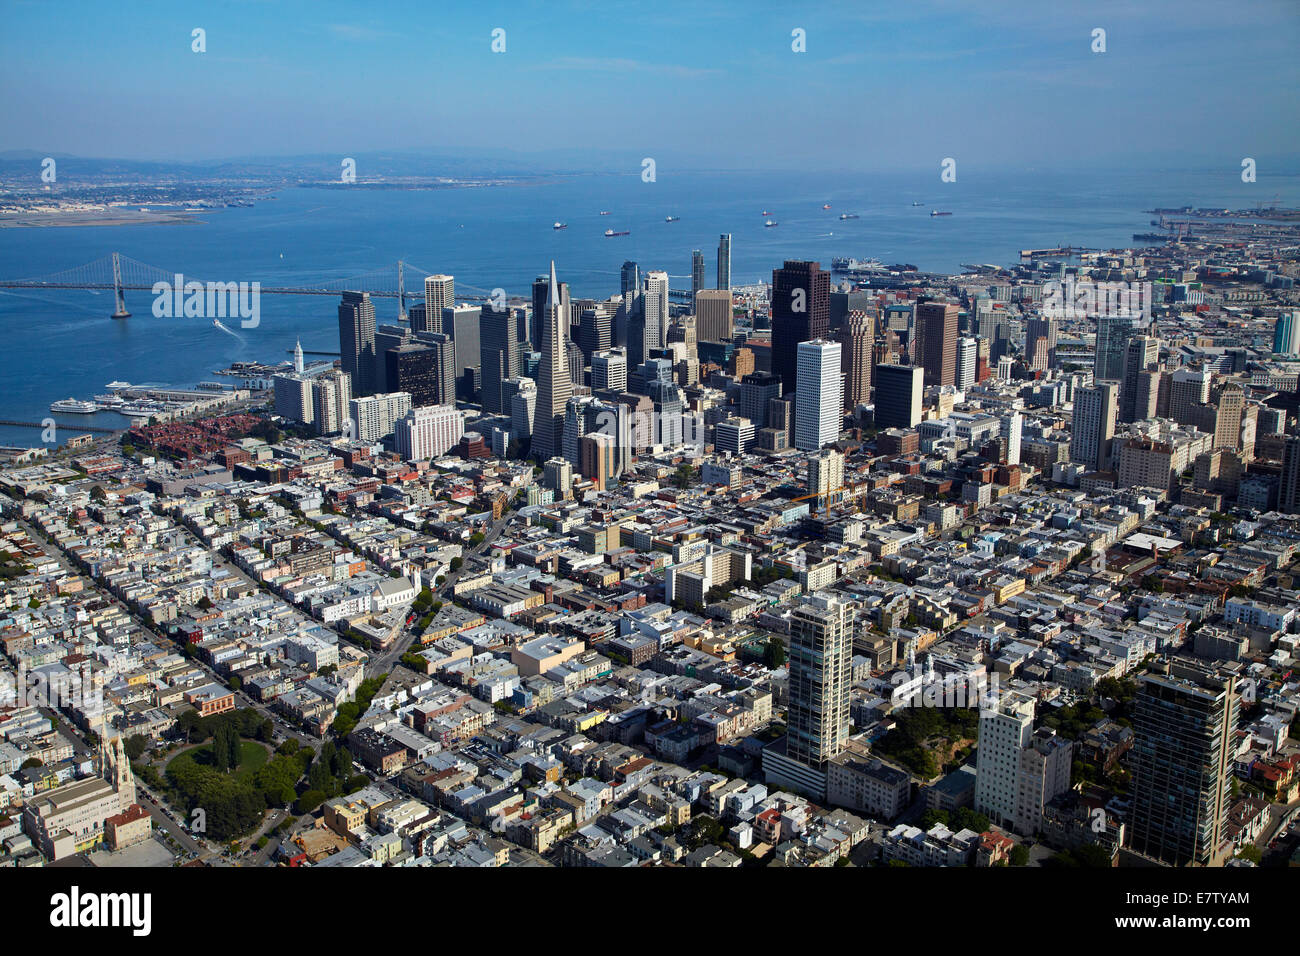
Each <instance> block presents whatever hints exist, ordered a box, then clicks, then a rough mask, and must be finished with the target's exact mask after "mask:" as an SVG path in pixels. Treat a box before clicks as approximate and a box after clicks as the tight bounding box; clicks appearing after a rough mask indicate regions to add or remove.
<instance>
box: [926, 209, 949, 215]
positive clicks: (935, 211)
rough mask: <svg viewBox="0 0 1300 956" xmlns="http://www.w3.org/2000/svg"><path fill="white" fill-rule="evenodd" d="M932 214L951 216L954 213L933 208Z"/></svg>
mask: <svg viewBox="0 0 1300 956" xmlns="http://www.w3.org/2000/svg"><path fill="white" fill-rule="evenodd" d="M930 215H931V216H951V215H952V213H950V212H940V211H939V210H937V209H931V210H930Z"/></svg>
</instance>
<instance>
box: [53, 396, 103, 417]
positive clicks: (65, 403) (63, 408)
mask: <svg viewBox="0 0 1300 956" xmlns="http://www.w3.org/2000/svg"><path fill="white" fill-rule="evenodd" d="M50 411H52V412H62V413H63V414H65V415H93V414H94V413H95V412H97V411H99V406H98V405H96V404H95V403H94V402H82V401H78V400H77V399H75V398H61V399H59V400H58V401H57V402H50Z"/></svg>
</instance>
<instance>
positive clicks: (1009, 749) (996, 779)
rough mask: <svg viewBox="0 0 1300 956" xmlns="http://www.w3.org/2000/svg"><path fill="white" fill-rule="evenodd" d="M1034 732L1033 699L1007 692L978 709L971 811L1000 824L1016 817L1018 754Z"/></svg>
mask: <svg viewBox="0 0 1300 956" xmlns="http://www.w3.org/2000/svg"><path fill="white" fill-rule="evenodd" d="M1033 733H1034V701H1033V699H1032V698H1029V697H1022V696H1020V695H1019V694H1008V695H1007V696H1005V697H1003V698H1002V699H1001V700H1000V701H998V704H997V706H996V707H988V708H984V709H981V710H980V722H979V738H978V739H977V741H976V746H975V810H976V812H977V813H982V814H984V815H985V816H987V817H988V818H989V819H990V820H993V821H994V822H995V823H998V824H1000V825H1006V824H1007V822H1008V821H1010V820H1013V819H1015V816H1016V792H1017V787H1018V779H1019V774H1020V754H1021V752H1022V751H1023V750H1024V749H1025V748H1026V747H1028V746H1029V742H1030V740H1031V739H1032V737H1033Z"/></svg>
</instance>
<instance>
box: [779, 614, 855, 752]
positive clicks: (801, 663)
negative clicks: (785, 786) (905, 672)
mask: <svg viewBox="0 0 1300 956" xmlns="http://www.w3.org/2000/svg"><path fill="white" fill-rule="evenodd" d="M852 660H853V609H852V606H851V605H850V604H849V603H848V602H847V601H844V600H841V599H839V598H836V597H823V596H821V595H812V596H809V597H805V598H803V600H802V601H801V602H800V603H799V604H798V605H797V606H796V607H795V609H794V611H793V613H792V614H791V615H790V656H789V671H790V678H789V684H788V687H789V691H788V693H789V709H788V720H787V728H788V730H787V738H786V739H787V744H786V756H787V757H789V758H790V759H792V760H796V761H798V762H800V763H802V764H805V765H806V766H808V767H812V768H824V767H825V765H826V763H827V761H829V760H831V759H833V758H834V757H836V756H838V755H839V753H840V752H841V751H842V750H843V749H844V743H845V741H847V740H848V736H849V702H850V691H851V688H852V686H853V673H852V667H851V666H850V665H851V663H852Z"/></svg>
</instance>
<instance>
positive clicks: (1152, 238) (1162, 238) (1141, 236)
mask: <svg viewBox="0 0 1300 956" xmlns="http://www.w3.org/2000/svg"><path fill="white" fill-rule="evenodd" d="M1133 241H1134V242H1168V241H1169V236H1166V235H1165V234H1164V233H1163V232H1135V233H1133Z"/></svg>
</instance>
